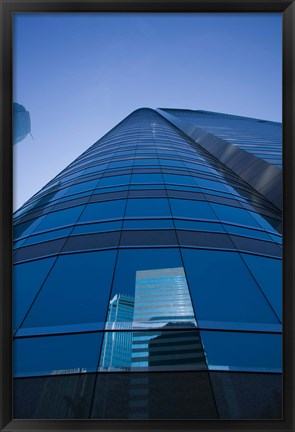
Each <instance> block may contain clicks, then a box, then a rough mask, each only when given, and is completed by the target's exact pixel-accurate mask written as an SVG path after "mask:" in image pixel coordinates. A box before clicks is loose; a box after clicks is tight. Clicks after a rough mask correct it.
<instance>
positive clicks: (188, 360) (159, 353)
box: [147, 323, 206, 366]
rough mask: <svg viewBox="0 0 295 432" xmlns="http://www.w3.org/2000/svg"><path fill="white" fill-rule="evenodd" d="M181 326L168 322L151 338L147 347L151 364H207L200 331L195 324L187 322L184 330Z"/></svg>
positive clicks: (149, 363)
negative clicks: (157, 334)
mask: <svg viewBox="0 0 295 432" xmlns="http://www.w3.org/2000/svg"><path fill="white" fill-rule="evenodd" d="M181 327H182V326H181V324H179V323H178V324H176V323H168V324H166V325H165V326H164V327H163V330H162V331H161V332H159V336H156V337H154V338H152V339H150V341H149V343H148V349H147V351H148V365H149V366H172V365H173V366H174V365H181V366H185V365H205V364H206V363H205V356H204V350H203V346H202V342H201V337H200V333H199V331H197V330H196V328H195V326H194V325H193V324H191V326H189V325H187V324H186V325H185V327H186V328H185V329H183V330H182V329H181ZM173 329H175V330H174V331H173ZM168 330H169V331H168Z"/></svg>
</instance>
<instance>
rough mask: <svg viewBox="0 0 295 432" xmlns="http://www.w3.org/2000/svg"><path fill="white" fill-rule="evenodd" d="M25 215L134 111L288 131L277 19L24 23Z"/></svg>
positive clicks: (20, 58)
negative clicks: (241, 121) (191, 113)
mask: <svg viewBox="0 0 295 432" xmlns="http://www.w3.org/2000/svg"><path fill="white" fill-rule="evenodd" d="M14 29H15V33H14V38H15V39H14V41H15V46H14V48H15V49H14V53H15V58H14V60H15V63H14V66H15V67H14V72H15V75H14V101H15V102H18V103H21V104H24V105H25V106H26V108H27V109H28V111H29V112H30V115H31V121H32V135H33V136H34V138H35V139H34V140H33V139H32V138H31V136H28V137H27V138H26V139H25V140H24V141H22V142H21V143H20V144H19V145H18V146H16V147H17V148H15V149H14V155H15V167H14V169H15V193H14V201H15V202H14V205H15V208H18V207H19V206H20V205H21V204H22V203H23V202H24V201H26V200H27V199H28V198H29V197H30V196H31V195H32V194H33V193H35V192H37V191H38V190H39V189H40V188H41V187H42V186H44V185H45V183H46V182H47V181H49V180H51V179H52V178H53V177H54V176H55V175H56V174H58V173H59V172H60V171H61V170H62V169H63V168H64V167H65V166H66V165H67V164H69V163H70V162H71V161H72V160H73V159H74V158H76V157H77V156H78V155H79V154H80V153H82V152H83V151H84V150H86V149H87V148H88V147H89V146H90V145H91V144H93V143H94V142H95V141H96V140H97V139H99V138H100V137H101V136H102V135H103V134H104V133H106V132H107V131H108V130H109V129H111V128H112V127H113V126H115V125H116V124H117V123H118V122H119V121H121V120H122V119H123V118H124V117H125V116H126V115H128V114H129V113H130V112H131V111H133V110H134V109H136V108H139V107H143V106H148V107H151V108H156V107H175V108H188V109H203V110H209V111H216V112H226V113H232V114H238V115H244V116H251V117H257V118H263V119H268V120H274V121H281V15H280V14H242V15H238V14H220V15H218V14H210V15H208V14H199V15H198V14H196V15H193V14H182V15H180V14H171V15H169V16H168V15H167V14H164V15H158V16H152V15H151V14H145V15H143V14H135V15H131V14H124V16H123V14H122V15H119V14H111V15H108V16H107V15H103V14H100V15H99V14H17V15H16V18H15V20H14Z"/></svg>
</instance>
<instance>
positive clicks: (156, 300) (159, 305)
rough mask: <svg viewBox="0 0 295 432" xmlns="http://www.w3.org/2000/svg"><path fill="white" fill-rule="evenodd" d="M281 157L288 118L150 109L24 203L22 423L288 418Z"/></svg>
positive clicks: (19, 321)
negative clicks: (284, 372) (284, 377)
mask: <svg viewBox="0 0 295 432" xmlns="http://www.w3.org/2000/svg"><path fill="white" fill-rule="evenodd" d="M280 159H281V124H279V123H274V122H267V121H264V120H259V119H250V118H245V117H238V116H232V115H227V114H219V113H212V112H204V111H192V110H173V109H157V110H152V109H147V108H143V109H139V110H136V111H134V112H133V113H131V114H130V115H129V116H128V117H127V118H126V119H124V120H123V121H122V122H121V123H119V124H118V125H117V126H116V127H114V128H113V129H112V130H111V131H110V132H108V133H107V134H106V135H105V136H104V137H102V138H101V139H100V140H98V141H97V142H96V143H95V144H93V145H92V146H91V147H90V148H89V149H88V150H87V151H86V152H84V153H83V154H82V155H81V156H79V157H78V158H77V159H76V160H75V161H73V162H72V163H71V164H70V165H69V166H68V167H66V168H65V169H64V170H63V171H62V172H61V173H60V174H58V175H57V176H56V177H55V178H54V179H52V181H50V182H49V183H48V184H47V185H45V186H44V187H43V188H42V189H41V190H40V191H39V192H38V193H37V194H35V195H34V196H33V197H32V198H31V199H30V200H28V202H27V203H25V204H24V205H23V206H22V208H21V209H19V210H18V211H17V212H16V213H15V215H14V241H15V243H14V302H15V303H14V375H15V401H16V402H15V411H14V412H15V417H16V418H21V417H22V418H26V417H28V418H45V417H48V418H55V417H56V416H58V417H59V418H75V416H78V415H79V416H81V417H80V418H99V419H103V418H106V419H114V418H116V419H120V418H148V419H155V418H166V419H167V418H174V419H175V418H179V419H189V418H194V419H217V418H220V419H226V418H230V419H271V418H277V419H279V418H281V416H282V412H281V388H282V386H281V384H282V381H281V373H282V362H281V357H282V356H281V354H282V353H281V350H282V345H281V341H282V340H281V333H282V325H281V323H282V280H281V275H282V261H281V255H282V246H281V232H280V229H281V220H282V214H281V180H282V172H281V161H280ZM32 352H34V356H32ZM85 377H86V378H85ZM65 383H66V384H65ZM64 384H65V385H64ZM73 388H74V389H76V390H75V391H73V392H72V394H71V395H70V394H69V392H70V391H69V389H73ZM54 389H55V390H54ZM56 389H58V390H56ZM63 389H64V390H63ZM54 392H57V393H58V395H59V401H61V400H64V401H68V403H64V404H58V406H57V402H56V403H55V399H54ZM63 392H64V399H63V395H62V393H63ZM233 395H234V397H233ZM22 400H23V403H22ZM27 400H32V401H38V403H37V404H36V408H34V407H35V403H33V406H28V404H27V403H26V401H27ZM49 401H50V402H49ZM37 405H38V408H37ZM77 413H79V414H77Z"/></svg>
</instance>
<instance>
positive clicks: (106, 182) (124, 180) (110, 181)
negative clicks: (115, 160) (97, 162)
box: [98, 174, 131, 188]
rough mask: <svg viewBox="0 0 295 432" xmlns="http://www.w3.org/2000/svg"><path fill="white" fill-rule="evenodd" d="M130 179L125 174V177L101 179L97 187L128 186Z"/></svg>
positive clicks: (128, 175) (129, 176)
mask: <svg viewBox="0 0 295 432" xmlns="http://www.w3.org/2000/svg"><path fill="white" fill-rule="evenodd" d="M130 178H131V175H130V174H127V175H121V176H120V175H118V176H113V177H103V178H102V179H101V180H100V182H99V184H98V187H99V188H101V187H106V186H117V185H120V184H129V183H130Z"/></svg>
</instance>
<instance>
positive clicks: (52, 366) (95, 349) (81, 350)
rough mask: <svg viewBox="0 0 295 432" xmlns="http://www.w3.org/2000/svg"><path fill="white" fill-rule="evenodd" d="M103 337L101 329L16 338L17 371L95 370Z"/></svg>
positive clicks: (63, 371)
mask: <svg viewBox="0 0 295 432" xmlns="http://www.w3.org/2000/svg"><path fill="white" fill-rule="evenodd" d="M101 340H102V334H101V333H85V334H76V335H63V336H47V337H35V338H24V339H16V340H15V342H14V375H15V376H34V375H35V376H38V375H56V374H69V373H83V372H94V371H95V370H96V368H97V363H98V355H99V351H100V345H101Z"/></svg>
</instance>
